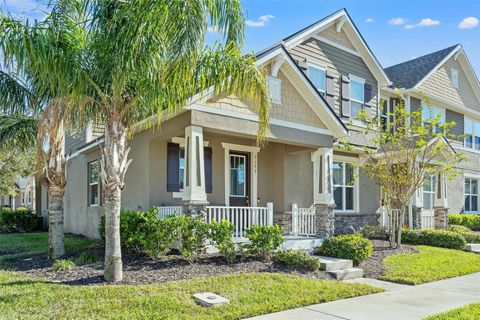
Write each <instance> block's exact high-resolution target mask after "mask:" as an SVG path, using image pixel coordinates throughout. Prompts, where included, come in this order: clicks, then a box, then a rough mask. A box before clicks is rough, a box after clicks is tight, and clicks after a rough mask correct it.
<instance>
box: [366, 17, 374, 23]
mask: <svg viewBox="0 0 480 320" xmlns="http://www.w3.org/2000/svg"><path fill="white" fill-rule="evenodd" d="M365 22H366V23H374V22H375V19H373V18H368V19H367V20H365Z"/></svg>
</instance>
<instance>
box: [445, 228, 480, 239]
mask: <svg viewBox="0 0 480 320" xmlns="http://www.w3.org/2000/svg"><path fill="white" fill-rule="evenodd" d="M448 230H450V231H452V232H456V233H459V234H461V235H462V236H463V237H464V238H465V241H467V243H480V232H475V231H472V230H471V229H470V228H467V227H464V226H458V225H455V224H452V225H450V226H449V227H448Z"/></svg>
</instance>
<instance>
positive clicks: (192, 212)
mask: <svg viewBox="0 0 480 320" xmlns="http://www.w3.org/2000/svg"><path fill="white" fill-rule="evenodd" d="M208 204H209V202H208V201H184V202H183V213H184V214H185V215H187V216H191V217H194V218H197V219H204V218H205V216H206V215H207V206H208Z"/></svg>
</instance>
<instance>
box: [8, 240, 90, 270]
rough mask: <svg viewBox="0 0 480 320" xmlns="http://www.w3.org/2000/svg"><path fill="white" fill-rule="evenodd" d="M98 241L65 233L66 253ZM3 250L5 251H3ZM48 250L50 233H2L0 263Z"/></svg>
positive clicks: (44, 252)
mask: <svg viewBox="0 0 480 320" xmlns="http://www.w3.org/2000/svg"><path fill="white" fill-rule="evenodd" d="M97 242H98V241H96V240H90V239H87V238H84V237H80V236H74V235H70V234H66V235H65V251H66V253H67V254H68V253H71V252H78V251H81V250H83V249H85V248H88V247H90V246H92V245H94V244H96V243H97ZM2 251H3V252H2ZM47 252H48V233H46V232H36V233H9V234H0V265H1V263H2V262H5V261H8V260H12V259H22V258H28V257H31V256H34V255H38V254H47Z"/></svg>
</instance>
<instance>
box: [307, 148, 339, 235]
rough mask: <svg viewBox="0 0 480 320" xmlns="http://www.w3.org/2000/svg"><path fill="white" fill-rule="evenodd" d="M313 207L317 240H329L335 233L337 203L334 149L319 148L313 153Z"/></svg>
mask: <svg viewBox="0 0 480 320" xmlns="http://www.w3.org/2000/svg"><path fill="white" fill-rule="evenodd" d="M312 162H313V205H314V207H315V220H316V234H315V236H316V237H317V238H329V237H332V236H333V235H334V233H335V211H334V209H335V201H334V199H333V148H318V149H317V150H316V151H314V152H312Z"/></svg>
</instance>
